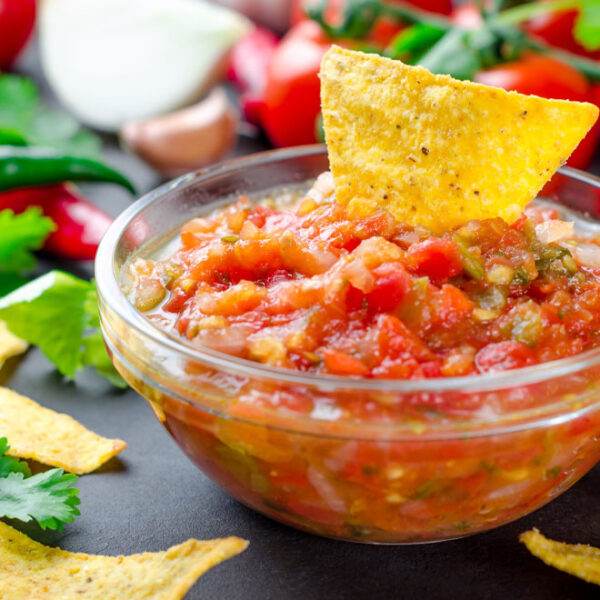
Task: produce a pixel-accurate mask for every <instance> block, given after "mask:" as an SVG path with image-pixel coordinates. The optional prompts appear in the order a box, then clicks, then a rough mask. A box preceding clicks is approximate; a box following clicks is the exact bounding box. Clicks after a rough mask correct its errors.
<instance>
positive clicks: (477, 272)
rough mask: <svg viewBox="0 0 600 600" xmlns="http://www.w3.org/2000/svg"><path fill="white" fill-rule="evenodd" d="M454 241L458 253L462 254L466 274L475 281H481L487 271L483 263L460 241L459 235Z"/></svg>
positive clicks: (455, 236) (456, 235)
mask: <svg viewBox="0 0 600 600" xmlns="http://www.w3.org/2000/svg"><path fill="white" fill-rule="evenodd" d="M452 239H453V240H454V242H455V243H456V245H457V246H458V251H459V252H460V255H461V258H462V263H463V269H464V270H465V272H466V273H467V274H468V275H470V276H471V277H472V278H473V279H476V280H477V281H481V280H482V279H483V277H484V275H485V269H484V268H483V264H482V261H481V260H479V259H478V258H477V257H475V256H474V255H473V254H472V252H471V251H470V250H469V247H468V246H467V244H465V243H464V242H463V241H462V240H461V239H460V236H459V235H458V234H455V235H454V236H453V238H452Z"/></svg>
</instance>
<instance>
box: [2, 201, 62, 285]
mask: <svg viewBox="0 0 600 600" xmlns="http://www.w3.org/2000/svg"><path fill="white" fill-rule="evenodd" d="M54 229H55V225H54V223H53V222H52V220H51V219H49V218H48V217H44V216H43V215H42V211H41V210H40V209H39V208H37V207H32V208H29V209H27V210H26V211H25V212H23V213H21V214H19V215H15V214H14V213H13V212H12V211H10V210H3V211H0V296H2V295H4V294H7V293H8V292H11V291H12V290H14V289H15V288H17V287H19V286H20V285H22V284H23V283H25V281H26V280H25V278H24V276H23V275H24V274H25V273H26V272H27V271H30V270H31V269H33V268H34V267H35V264H36V260H35V256H34V255H33V254H32V252H33V251H34V250H39V249H40V248H41V247H42V245H43V243H44V240H45V239H46V237H47V236H48V234H49V233H50V232H51V231H53V230H54Z"/></svg>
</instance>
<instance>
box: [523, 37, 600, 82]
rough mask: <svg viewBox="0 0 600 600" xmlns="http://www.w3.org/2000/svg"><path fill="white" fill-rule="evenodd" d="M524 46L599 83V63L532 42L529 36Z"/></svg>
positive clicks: (535, 41)
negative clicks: (565, 64) (562, 63)
mask: <svg viewBox="0 0 600 600" xmlns="http://www.w3.org/2000/svg"><path fill="white" fill-rule="evenodd" d="M524 44H525V46H526V47H527V48H530V49H531V50H535V51H536V52H539V53H540V54H546V55H548V56H551V57H552V58H555V59H556V60H560V61H561V62H564V63H567V64H568V65H570V66H572V67H573V68H574V69H577V70H578V71H580V72H581V73H583V74H584V75H585V76H586V77H587V78H588V79H591V80H593V81H600V62H598V61H595V60H591V59H589V58H585V57H583V56H577V55H576V54H573V53H571V52H567V51H566V50H559V49H557V48H554V47H553V46H549V45H547V44H544V43H542V42H539V41H537V40H534V39H532V38H530V37H529V36H526V38H525V42H524Z"/></svg>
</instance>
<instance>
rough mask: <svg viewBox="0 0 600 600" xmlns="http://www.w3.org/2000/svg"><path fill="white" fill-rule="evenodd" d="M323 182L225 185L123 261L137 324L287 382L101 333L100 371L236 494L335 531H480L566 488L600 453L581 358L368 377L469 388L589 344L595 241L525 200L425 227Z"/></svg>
mask: <svg viewBox="0 0 600 600" xmlns="http://www.w3.org/2000/svg"><path fill="white" fill-rule="evenodd" d="M332 188H333V185H332V182H331V177H330V175H329V174H324V175H321V176H320V177H319V178H318V179H317V180H316V182H315V183H314V185H313V186H312V188H311V189H310V190H309V191H308V192H306V193H293V192H289V191H282V192H281V193H280V194H276V195H274V196H272V197H264V198H262V199H261V200H260V201H255V202H253V201H251V200H249V199H248V198H245V197H241V198H239V199H238V201H237V202H235V203H233V204H231V205H229V206H226V207H224V208H223V207H222V208H218V209H216V210H214V211H213V212H212V213H211V214H208V215H207V216H202V217H199V218H195V219H193V220H191V221H190V222H188V223H186V224H185V225H184V226H183V227H182V228H181V230H180V231H178V232H177V234H176V236H175V237H174V238H173V239H172V240H171V241H170V242H169V243H168V244H166V246H165V248H163V250H161V251H160V252H159V253H157V254H149V252H150V251H147V252H144V251H143V249H142V251H141V252H138V253H137V254H134V256H133V257H132V259H131V260H130V261H129V262H128V263H127V264H126V266H125V268H124V269H123V280H122V288H123V290H124V292H125V293H126V295H127V296H128V298H129V299H130V301H131V302H132V303H133V304H134V305H135V306H136V307H137V308H138V309H139V310H140V311H142V312H143V314H144V315H145V316H146V317H147V318H148V319H150V320H151V321H152V322H153V323H154V324H155V325H156V326H157V327H159V328H161V329H163V330H164V331H166V332H168V333H170V334H172V335H175V336H181V338H182V339H185V340H186V341H187V342H189V343H191V344H197V345H198V347H199V348H205V347H210V348H212V349H216V350H219V351H221V352H224V353H228V354H230V355H233V356H236V357H240V358H243V359H249V360H252V361H256V362H257V363H262V364H266V365H269V366H272V367H275V368H276V369H280V372H281V373H282V374H285V373H297V372H304V373H305V374H306V375H307V376H308V379H307V380H308V381H309V383H297V382H293V381H292V382H290V381H286V379H285V378H284V377H282V378H281V380H279V379H277V378H276V377H273V376H269V377H262V376H260V375H259V374H257V375H256V376H254V377H253V376H244V377H241V376H236V375H235V374H232V373H230V372H229V371H228V369H227V368H224V367H216V366H214V365H213V366H211V364H210V363H203V362H201V361H194V360H191V359H187V358H186V359H180V358H178V357H177V356H175V357H174V360H173V359H172V358H169V356H170V355H169V354H168V353H167V354H165V351H164V350H163V349H162V348H157V350H154V349H153V348H152V347H148V348H147V349H145V344H143V343H137V342H136V343H132V342H131V341H129V340H128V337H130V336H131V335H132V332H131V331H130V330H128V329H127V327H125V329H123V330H121V331H120V333H119V330H117V335H116V336H112V337H111V340H112V344H113V346H114V347H115V348H117V350H118V352H120V356H121V357H122V358H118V357H117V356H115V364H116V365H117V366H118V367H119V370H120V371H121V373H122V374H123V375H124V376H125V378H126V379H127V380H128V381H129V382H130V383H131V384H132V385H133V387H134V388H136V389H137V390H138V391H139V392H140V393H141V394H142V395H144V396H145V397H146V398H147V399H148V400H149V401H150V403H151V405H152V407H153V409H154V411H155V413H156V415H157V416H158V418H159V419H160V421H161V422H162V423H163V424H164V425H165V427H167V429H168V430H169V431H170V433H171V434H172V435H173V437H174V438H175V439H176V440H177V441H178V443H179V444H180V445H181V447H182V448H183V449H184V451H185V452H186V453H187V454H188V455H189V456H190V458H191V459H192V460H193V461H194V462H196V464H198V465H199V466H200V467H201V468H202V470H203V471H204V472H205V473H207V474H208V475H209V476H210V477H211V478H212V479H213V480H215V481H216V482H218V483H219V484H220V485H222V486H223V487H224V488H225V489H226V490H227V491H229V492H230V493H231V494H232V495H233V496H235V497H236V498H238V499H239V500H241V501H242V502H244V503H245V504H247V505H248V506H251V507H253V508H255V509H256V510H258V511H260V512H263V513H265V514H267V515H269V516H271V517H273V518H275V519H278V520H280V521H283V522H285V523H288V524H290V525H293V526H295V527H300V528H302V529H305V530H308V531H311V532H315V533H319V534H322V535H327V536H331V537H337V538H343V539H350V540H355V541H360V540H369V541H378V542H383V543H385V542H394V543H396V542H418V541H424V540H438V539H444V538H452V537H457V536H461V535H465V534H468V533H474V532H477V531H483V530H485V529H490V528H492V527H495V526H498V525H500V524H503V523H506V522H508V521H510V520H512V519H515V518H518V517H520V516H522V515H524V514H526V513H528V512H531V511H532V510H534V509H535V508H537V507H539V506H541V505H543V504H544V503H546V502H548V501H549V500H550V499H552V498H553V497H555V496H556V495H557V494H559V493H560V492H561V491H563V490H565V489H566V488H568V487H569V486H570V485H572V484H573V483H574V482H575V481H577V480H578V479H579V478H580V477H581V476H582V475H583V474H584V473H586V472H587V470H589V468H591V466H592V465H593V464H594V463H595V462H596V461H597V460H598V458H600V445H599V444H598V440H599V439H600V411H598V410H593V409H594V403H597V397H598V391H597V381H598V379H599V373H598V368H597V367H596V366H594V364H591V366H589V367H586V368H582V369H580V370H577V372H575V373H573V374H567V375H560V374H558V375H556V374H551V375H549V376H548V377H547V379H546V380H541V381H540V380H536V381H534V382H533V383H531V384H521V383H518V384H517V383H512V381H511V380H508V381H506V382H505V384H504V386H502V387H498V386H495V387H494V386H492V388H491V389H490V390H488V391H486V390H485V389H483V390H479V389H474V388H473V386H472V385H471V386H470V387H469V388H467V389H460V388H458V389H457V388H453V389H449V390H441V391H434V392H428V391H420V390H421V388H419V387H418V386H417V388H416V390H417V391H414V392H411V391H408V392H394V391H393V390H391V389H390V385H389V382H390V381H391V380H399V379H401V380H413V383H416V384H419V380H420V381H422V382H424V383H425V379H431V378H438V379H437V381H439V382H441V384H440V385H442V384H443V383H447V382H449V381H450V382H451V379H449V378H451V377H456V376H461V375H476V378H475V379H478V378H480V379H481V381H485V380H486V379H488V377H487V375H486V374H488V373H491V372H494V371H502V370H508V369H516V368H518V367H525V366H530V365H536V364H538V363H544V362H546V361H552V360H555V359H558V358H563V357H568V356H573V355H576V354H578V353H580V352H583V351H584V350H586V349H589V348H593V347H596V346H597V345H598V341H597V340H598V336H597V335H596V333H597V331H598V330H599V328H600V321H599V319H600V316H599V315H600V310H599V308H600V304H599V303H600V293H599V292H600V288H599V286H600V278H599V274H600V247H599V246H598V245H597V243H596V241H595V240H593V239H586V238H583V237H577V235H576V232H575V229H574V226H573V224H572V223H570V222H567V221H564V220H562V219H560V218H559V217H560V215H559V213H558V212H557V211H556V210H555V209H554V208H551V207H549V205H544V204H536V205H534V206H533V207H531V208H528V209H527V210H526V211H525V213H524V214H523V215H522V216H521V217H520V218H519V219H518V220H517V221H516V222H515V223H513V224H510V225H509V224H507V223H506V222H504V221H503V220H501V219H489V220H482V221H471V222H469V223H467V224H465V225H464V226H462V227H460V228H459V229H456V230H454V231H451V232H449V233H447V234H444V235H440V236H435V235H431V233H430V232H428V231H426V230H425V229H423V228H420V227H413V226H408V225H406V224H403V223H399V222H397V221H396V220H394V218H392V216H391V215H390V214H388V213H387V212H386V211H385V210H382V209H379V208H376V207H374V206H371V205H369V204H367V203H365V202H364V201H360V200H358V199H357V201H356V202H350V204H348V205H347V206H342V205H341V204H339V203H337V202H336V201H335V198H334V196H333V189H332ZM107 318H110V315H108V316H107ZM110 331H111V328H110V327H108V328H107V332H109V335H110ZM130 346H131V348H133V347H135V351H131V350H128V348H129V347H130ZM311 374H328V375H338V376H340V375H341V376H344V377H343V378H342V379H341V381H342V382H345V381H351V382H352V381H354V382H360V383H361V384H362V383H369V386H368V387H363V388H361V389H346V388H345V387H344V385H343V384H340V383H336V385H335V386H331V385H330V386H323V385H320V384H319V382H316V383H315V384H314V385H313V384H311V383H310V381H312V378H311V377H310V376H311ZM314 379H315V380H316V379H317V378H316V377H315V378H314ZM303 381H304V379H303ZM153 382H158V383H159V384H160V385H157V384H156V383H153ZM371 384H372V386H371ZM552 406H557V407H559V408H557V409H556V412H553V410H555V409H552V408H548V407H552ZM538 410H539V411H541V412H540V413H539V414H541V415H542V417H543V424H542V425H541V426H540V425H539V422H540V419H541V418H542V417H539V416H536V415H538V413H537V412H536V411H538ZM523 411H525V412H526V413H527V415H528V416H520V415H523V414H525V413H524V412H523ZM553 415H558V416H560V418H557V419H555V420H552V419H551V417H552V416H553ZM536 419H537V421H536ZM534 422H537V423H538V424H537V425H532V423H534ZM513 426H514V427H513ZM444 427H446V428H447V429H444Z"/></svg>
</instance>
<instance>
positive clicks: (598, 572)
mask: <svg viewBox="0 0 600 600" xmlns="http://www.w3.org/2000/svg"><path fill="white" fill-rule="evenodd" d="M520 540H521V541H522V542H523V543H524V544H525V545H526V546H527V549H528V550H529V552H531V554H533V555H534V556H537V557H538V558H540V559H541V560H543V561H544V562H545V563H546V564H547V565H549V566H551V567H555V568H557V569H560V570H561V571H564V572H565V573H569V574H570V575H575V577H579V578H580V579H583V580H585V581H587V582H588V583H595V584H596V585H600V549H599V548H594V547H593V546H586V545H585V544H563V543H561V542H554V541H553V540H549V539H548V538H546V537H544V536H543V535H542V534H541V533H540V532H539V531H538V530H537V529H532V530H531V531H526V532H525V533H522V534H521V536H520Z"/></svg>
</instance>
